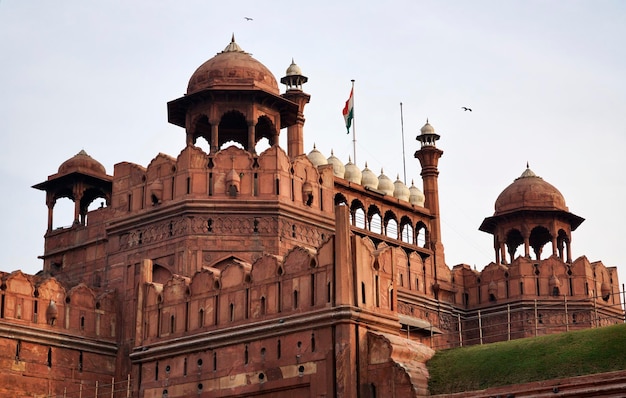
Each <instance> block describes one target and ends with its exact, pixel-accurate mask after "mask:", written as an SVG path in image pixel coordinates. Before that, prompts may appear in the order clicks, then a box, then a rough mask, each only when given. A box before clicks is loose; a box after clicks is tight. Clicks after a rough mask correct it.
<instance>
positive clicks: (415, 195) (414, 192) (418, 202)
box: [409, 181, 426, 207]
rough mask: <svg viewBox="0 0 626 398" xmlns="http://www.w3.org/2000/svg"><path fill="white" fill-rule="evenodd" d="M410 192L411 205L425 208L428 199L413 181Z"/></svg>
mask: <svg viewBox="0 0 626 398" xmlns="http://www.w3.org/2000/svg"><path fill="white" fill-rule="evenodd" d="M409 192H410V193H411V194H410V196H409V203H411V204H412V205H415V206H421V207H424V202H425V201H426V198H425V197H424V194H423V193H422V191H420V189H419V188H418V187H416V186H415V183H414V182H413V181H411V187H410V188H409Z"/></svg>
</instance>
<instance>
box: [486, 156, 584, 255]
mask: <svg viewBox="0 0 626 398" xmlns="http://www.w3.org/2000/svg"><path fill="white" fill-rule="evenodd" d="M495 209H496V210H495V213H494V215H493V216H492V217H487V218H485V220H484V221H483V223H482V225H481V226H480V230H481V231H484V232H488V233H490V234H492V235H493V239H494V248H495V251H496V260H495V261H496V263H502V264H506V263H507V261H506V254H507V253H508V255H509V259H510V261H513V259H514V258H515V252H516V250H517V248H518V247H519V246H520V245H524V246H523V249H524V250H523V252H524V256H525V257H530V256H531V253H530V249H531V248H532V250H533V254H534V257H535V259H537V260H539V259H540V258H541V254H542V251H543V247H544V245H546V244H551V255H554V256H559V258H560V259H561V260H563V261H565V262H567V263H571V262H572V254H571V246H570V242H571V240H572V231H574V230H576V228H578V226H579V225H580V224H581V223H582V222H583V221H584V219H583V218H581V217H578V216H577V215H575V214H572V213H570V212H569V209H568V208H567V206H566V205H565V198H564V197H563V195H562V194H561V192H559V190H558V189H556V188H555V187H554V186H552V185H550V184H549V183H547V182H546V181H544V180H543V179H542V178H541V177H539V176H537V175H536V174H535V173H534V172H533V171H532V170H531V169H530V168H528V166H527V167H526V170H525V171H524V172H523V173H522V175H521V176H520V177H518V178H517V179H515V181H514V182H513V183H512V184H511V185H509V186H508V187H507V188H506V189H505V190H504V191H502V193H501V194H500V196H498V199H497V200H496V205H495Z"/></svg>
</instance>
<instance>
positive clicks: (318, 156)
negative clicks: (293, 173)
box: [307, 144, 328, 167]
mask: <svg viewBox="0 0 626 398" xmlns="http://www.w3.org/2000/svg"><path fill="white" fill-rule="evenodd" d="M307 157H308V158H309V160H310V161H311V163H313V166H315V167H319V166H322V165H325V164H328V160H326V158H325V157H324V155H322V153H321V152H320V151H318V150H317V148H316V147H315V144H313V150H312V151H311V152H309V154H308V155H307Z"/></svg>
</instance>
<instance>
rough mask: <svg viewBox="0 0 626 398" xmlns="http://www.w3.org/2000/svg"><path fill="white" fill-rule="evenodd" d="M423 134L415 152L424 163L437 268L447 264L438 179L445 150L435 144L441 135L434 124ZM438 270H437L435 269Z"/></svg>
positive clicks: (425, 192)
mask: <svg viewBox="0 0 626 398" xmlns="http://www.w3.org/2000/svg"><path fill="white" fill-rule="evenodd" d="M420 132H421V134H420V135H418V136H417V137H416V140H418V141H419V142H420V144H421V148H420V149H419V150H417V151H416V152H415V157H416V158H417V159H419V161H420V164H421V165H422V173H421V176H422V181H423V184H424V197H425V201H424V207H425V208H427V209H428V210H430V214H432V216H433V219H432V222H431V226H430V239H429V241H430V249H431V250H433V251H434V252H435V269H436V268H437V266H445V257H444V254H443V243H442V242H441V222H440V216H439V185H438V183H437V179H438V176H439V169H438V168H437V165H438V163H439V158H440V157H441V155H443V151H442V150H441V149H439V148H437V146H436V145H435V143H436V141H437V140H439V135H438V134H436V133H435V129H434V128H433V126H431V125H430V123H428V120H426V124H425V125H424V127H422V129H421V130H420ZM435 272H436V271H435Z"/></svg>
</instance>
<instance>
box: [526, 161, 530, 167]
mask: <svg viewBox="0 0 626 398" xmlns="http://www.w3.org/2000/svg"><path fill="white" fill-rule="evenodd" d="M526 168H527V169H530V166H529V164H528V160H527V161H526Z"/></svg>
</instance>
